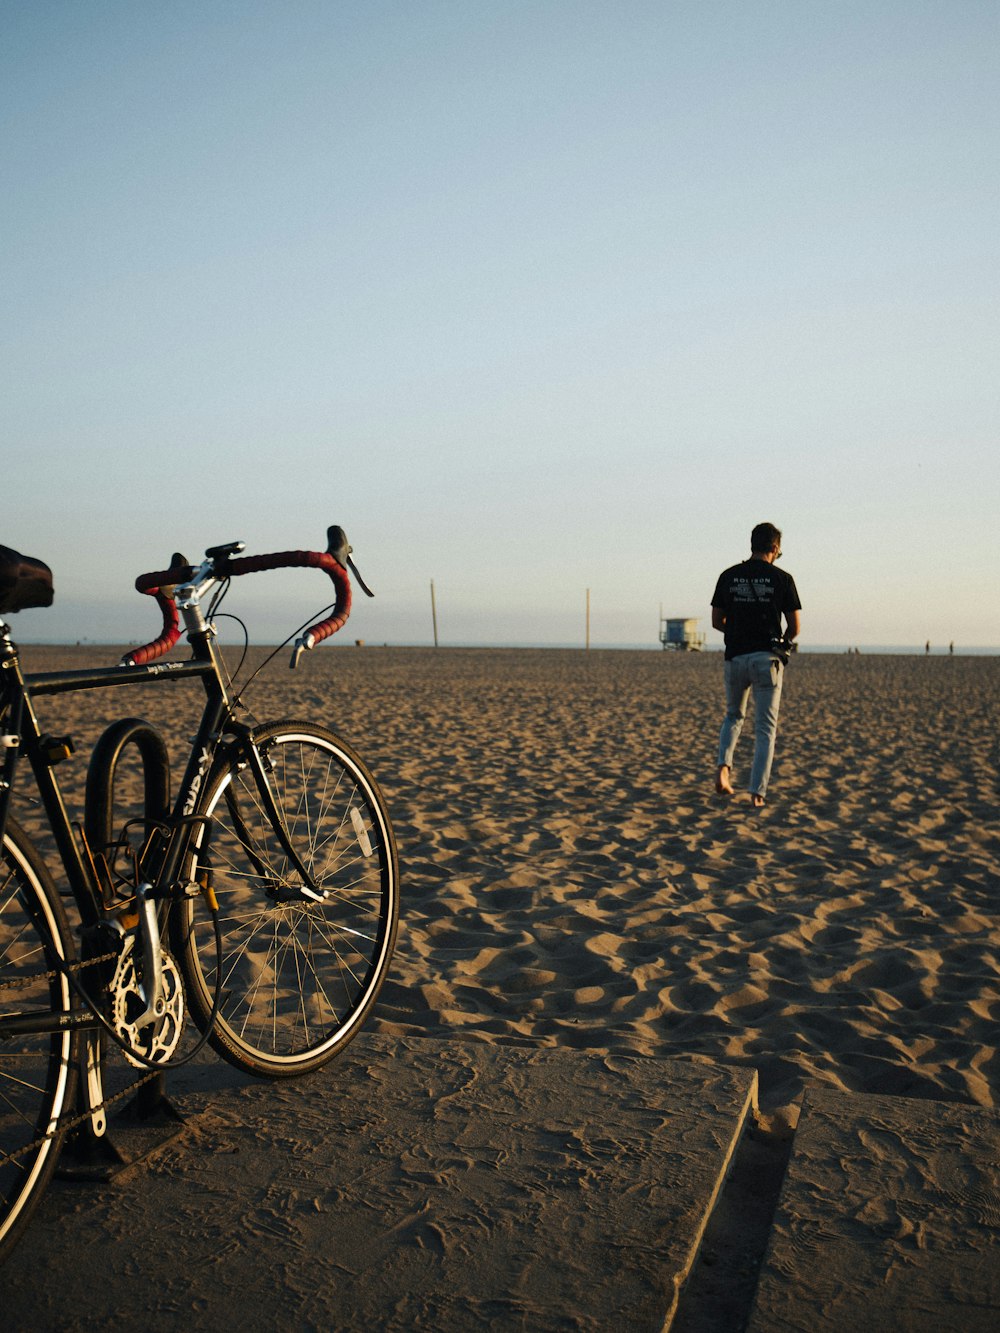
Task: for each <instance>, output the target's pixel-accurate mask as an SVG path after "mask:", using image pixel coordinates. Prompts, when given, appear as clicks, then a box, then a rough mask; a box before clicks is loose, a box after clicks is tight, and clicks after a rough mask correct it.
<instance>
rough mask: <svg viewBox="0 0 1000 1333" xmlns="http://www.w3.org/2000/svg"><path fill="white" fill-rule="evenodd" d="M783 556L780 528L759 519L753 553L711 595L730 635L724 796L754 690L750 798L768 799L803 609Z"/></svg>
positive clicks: (716, 617)
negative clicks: (790, 654)
mask: <svg viewBox="0 0 1000 1333" xmlns="http://www.w3.org/2000/svg"><path fill="white" fill-rule="evenodd" d="M780 556H781V533H780V532H779V530H778V529H777V528H776V527H775V526H774V524H773V523H758V524H757V526H756V527H755V528H754V530H753V532H752V533H751V534H750V559H749V560H744V561H743V563H742V564H739V565H733V566H732V567H731V568H730V569H727V570H724V571H723V572H722V573H721V574H720V575H719V581H718V583H717V584H716V585H715V593H714V595H713V597H712V628H713V629H717V630H721V631H722V632H723V634H724V635H725V640H726V664H725V672H726V716H725V719H724V721H723V723H722V732H721V734H720V736H719V768H718V773H717V774H716V779H715V790H716V791H717V792H718V793H719V795H720V796H732V795H733V784H732V768H733V756H734V754H735V752H736V742H737V741H738V740H739V738H740V732H741V731H742V730H743V720H744V718H745V717H746V711H747V703H748V701H749V698H750V691H751V690H752V691H753V696H754V699H753V704H754V747H753V766H752V768H751V770H750V800H751V803H752V804H753V805H754V806H756V807H760V806H762V805H763V804H764V800H765V795H766V793H767V783H768V779H769V778H770V776H771V763H772V760H773V759H774V738H775V736H776V735H777V731H778V708H779V706H780V704H781V682H782V678H783V674H784V669H785V662H786V661H787V653H783V652H782V650H781V646H780V645H781V641H782V639H784V640H786V641H789V642H790V641H791V640H793V639H794V638H795V637H796V636H797V635H798V632H799V611H800V610H801V608H802V603H801V602H800V601H799V594H798V592H797V591H796V588H795V580H794V579H793V578H792V576H791V574H787V573H786V572H785V571H784V570H782V569H776V568H775V565H774V562H775V561H776V560H777V559H779V558H780ZM782 618H784V621H785V629H784V631H783V630H782V624H781V622H782Z"/></svg>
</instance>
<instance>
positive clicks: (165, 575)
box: [122, 527, 374, 666]
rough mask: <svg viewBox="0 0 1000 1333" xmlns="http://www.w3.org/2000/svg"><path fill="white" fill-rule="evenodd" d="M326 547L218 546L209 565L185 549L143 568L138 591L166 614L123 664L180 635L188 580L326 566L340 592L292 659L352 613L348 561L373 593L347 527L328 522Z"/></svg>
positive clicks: (140, 662) (146, 657)
mask: <svg viewBox="0 0 1000 1333" xmlns="http://www.w3.org/2000/svg"><path fill="white" fill-rule="evenodd" d="M327 538H328V549H327V550H326V551H276V552H274V553H273V554H271V555H250V556H244V557H242V558H237V559H234V558H233V557H232V555H231V554H230V552H231V551H232V550H234V549H235V550H239V549H241V548H240V547H239V546H236V547H228V548H227V547H216V548H213V550H212V551H211V552H209V553H208V555H207V556H206V561H205V565H202V566H200V567H196V566H194V565H189V564H188V563H187V562H186V561H185V560H184V557H183V556H181V555H174V557H173V559H172V560H171V562H170V568H169V569H164V570H160V571H159V572H153V573H149V574H140V575H139V577H138V578H137V579H136V581H135V586H136V589H137V591H139V592H141V593H145V594H147V596H150V597H153V598H155V600H156V603H157V605H158V606H159V608H160V612H161V614H162V616H163V629H162V631H161V633H160V635H159V636H158V637H157V638H155V639H153V640H152V642H151V643H147V644H144V645H143V646H142V647H141V648H133V649H132V650H131V651H130V652H128V653H126V654H125V656H124V657H123V658H122V665H123V666H145V665H146V663H147V662H154V661H155V660H156V659H157V658H158V657H162V656H163V655H164V654H165V653H168V652H169V651H170V649H171V648H172V647H173V646H174V644H175V643H176V642H177V640H178V639H179V638H180V636H181V631H180V621H179V617H178V615H177V604H176V600H175V597H176V593H177V589H178V588H181V587H183V586H184V585H186V584H189V583H190V582H191V581H192V580H193V579H194V578H195V577H196V576H197V575H198V574H199V573H203V574H204V575H206V576H207V579H208V582H209V583H212V582H220V581H221V580H222V579H225V578H230V577H233V576H235V577H238V576H239V575H241V574H257V573H259V572H260V571H261V570H264V569H295V568H306V569H322V570H324V571H325V573H326V574H327V575H328V576H329V577H330V580H331V581H332V583H333V585H334V587H335V588H336V590H337V595H336V599H335V603H334V607H333V611H332V613H331V614H330V615H329V616H326V617H325V618H324V619H323V620H319V621H317V622H316V624H315V625H310V627H309V628H308V629H307V630H306V631H305V632H304V634H303V635H302V637H301V638H300V639H299V640H298V641H297V645H296V653H295V657H294V658H293V661H292V664H293V665H294V664H295V661H296V660H297V658H298V655H299V653H300V652H301V651H302V649H309V648H314V647H315V646H316V644H318V643H322V642H323V640H324V639H326V638H329V636H330V635H331V634H335V633H336V632H337V630H339V629H340V628H341V627H342V626H343V625H344V624H345V622H346V621H347V618H348V616H349V615H350V614H351V581H350V579H349V578H348V574H347V568H346V566H350V568H351V569H352V570H353V572H354V575H355V577H356V578H357V580H358V583H359V584H360V585H361V587H362V588H363V589H364V591H365V592H366V593H367V595H368V596H369V597H371V596H373V595H374V594H373V593H371V592H370V591H369V589H368V588H367V587H365V583H364V580H363V579H362V578H361V576H360V575H359V574H358V571H357V570H356V569H355V567H354V562H353V561H352V560H351V558H350V552H351V547H350V546H349V545H348V543H347V538H346V535H345V534H344V530H343V529H342V528H339V527H333V528H330V529H329V531H328V533H327Z"/></svg>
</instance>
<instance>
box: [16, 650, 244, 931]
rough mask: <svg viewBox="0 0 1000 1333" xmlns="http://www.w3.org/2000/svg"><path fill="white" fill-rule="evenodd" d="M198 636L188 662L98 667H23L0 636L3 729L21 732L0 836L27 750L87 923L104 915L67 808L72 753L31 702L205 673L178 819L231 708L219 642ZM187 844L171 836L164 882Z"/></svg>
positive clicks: (174, 874) (173, 876)
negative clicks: (65, 761)
mask: <svg viewBox="0 0 1000 1333" xmlns="http://www.w3.org/2000/svg"><path fill="white" fill-rule="evenodd" d="M197 638H201V639H202V640H203V642H201V643H198V642H197V639H196V638H195V637H192V648H193V651H194V657H193V659H192V660H191V661H189V662H176V663H167V664H153V665H150V666H140V667H96V668H93V669H89V670H83V671H49V672H41V673H38V674H32V675H28V676H25V675H23V674H22V671H21V665H20V659H19V657H18V652H17V648H16V646H15V645H14V643H13V642H12V640H11V638H10V633H9V631H7V632H5V633H4V635H3V638H2V641H0V653H2V660H0V671H2V679H0V704H3V705H5V706H6V711H5V713H4V727H3V729H4V731H5V732H6V733H7V734H8V735H9V736H11V737H16V738H19V739H18V740H16V741H15V740H11V741H10V742H8V748H7V751H6V755H5V761H4V765H3V774H2V777H0V837H2V835H3V832H4V830H5V829H6V826H7V816H8V812H9V809H10V802H11V795H12V791H13V785H14V775H15V770H16V767H17V761H18V758H19V756H20V755H21V754H24V755H25V757H26V758H27V759H28V762H29V763H30V765H31V768H32V771H33V773H34V776H35V783H36V786H37V788H38V794H39V797H40V798H41V802H42V805H43V807H44V809H45V813H46V816H47V818H48V823H49V827H50V828H51V830H52V834H53V837H54V838H55V841H56V846H57V848H58V851H59V857H60V860H61V861H62V864H63V868H64V869H65V872H66V876H67V879H68V880H69V885H70V889H71V891H72V895H73V898H74V900H75V902H76V904H77V908H78V910H79V913H80V919H81V922H82V924H83V926H85V927H87V926H93V925H96V924H97V923H98V921H99V920H100V919H101V902H102V900H101V893H100V887H99V885H98V884H97V881H96V878H95V875H94V871H93V869H92V867H91V865H90V864H89V861H88V859H87V858H86V857H85V856H84V855H83V849H82V848H81V846H80V844H79V843H78V841H77V838H76V836H75V835H74V832H73V827H72V823H71V820H70V816H69V812H68V811H67V809H66V803H65V800H64V798H63V794H62V790H61V788H60V786H59V781H58V779H57V777H56V774H55V771H54V767H55V765H56V764H57V763H58V762H59V760H60V759H62V758H65V757H66V755H67V754H68V753H69V751H68V749H67V748H66V745H65V742H64V740H63V738H53V737H51V736H49V735H48V734H47V733H46V732H44V731H43V730H42V729H41V727H40V726H39V723H38V719H37V717H36V714H35V709H34V706H33V702H34V700H35V699H36V698H38V697H40V696H41V695H57V694H68V693H71V692H72V691H75V690H106V689H114V688H116V687H118V686H121V685H136V684H143V683H154V682H155V683H160V684H162V683H163V682H164V681H166V680H185V679H190V678H192V677H196V678H199V679H201V680H203V681H204V685H205V692H206V695H207V699H206V703H205V709H204V712H203V714H202V718H201V722H200V725H199V727H198V733H197V737H196V739H195V744H194V748H193V750H192V752H191V758H190V760H189V761H188V765H187V770H186V772H185V774H184V778H183V781H182V783H181V787H180V789H179V791H178V794H177V797H176V799H175V802H174V810H173V820H172V822H175V823H178V824H179V822H180V821H181V818H182V816H183V815H184V814H185V813H191V811H192V810H193V806H194V804H196V803H197V794H198V790H199V789H200V787H201V784H202V782H203V781H204V778H205V775H206V773H207V771H208V768H209V767H210V766H211V761H212V759H213V757H214V755H215V750H216V746H217V744H218V739H219V729H220V726H221V724H222V722H223V719H224V718H225V716H226V714H227V712H228V710H229V706H230V705H229V700H228V698H227V696H226V692H225V689H224V687H223V685H222V678H221V675H220V671H219V666H218V663H217V661H216V658H215V649H214V645H212V644H210V643H209V642H208V641H207V639H208V636H207V635H204V636H197ZM189 805H190V809H188V808H187V807H188V806H189ZM186 849H187V839H186V838H172V839H170V841H169V844H168V846H167V849H166V853H165V859H164V864H163V866H162V867H161V869H160V873H159V874H158V875H157V879H158V880H159V882H160V883H161V884H171V883H173V882H175V881H176V880H177V879H178V877H179V871H180V867H181V865H182V862H183V858H184V854H185V851H186Z"/></svg>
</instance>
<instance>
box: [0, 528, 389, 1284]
mask: <svg viewBox="0 0 1000 1333" xmlns="http://www.w3.org/2000/svg"><path fill="white" fill-rule="evenodd" d="M243 549H244V544H243V543H242V542H233V543H230V544H228V545H223V546H216V547H212V548H210V549H209V550H208V551H207V552H206V554H205V559H204V561H203V562H202V563H201V564H200V565H198V566H197V567H195V566H192V565H189V564H188V563H187V561H186V560H185V559H184V557H183V556H180V555H175V556H174V557H173V558H172V560H171V563H170V567H169V568H168V569H167V570H163V571H160V572H157V573H151V574H146V575H142V576H141V577H140V578H138V579H137V580H136V587H137V589H139V591H141V592H144V593H147V594H149V595H151V596H152V597H153V598H154V599H155V600H156V602H157V603H158V605H159V607H160V610H161V612H162V617H163V629H162V631H161V633H160V635H159V637H158V638H157V639H155V640H153V641H152V642H151V643H149V644H146V645H144V646H143V647H141V648H138V649H135V650H133V651H132V652H130V653H128V654H126V656H125V657H124V658H123V659H122V661H121V663H120V664H119V665H118V666H112V667H97V668H93V669H83V670H71V671H62V672H45V673H37V674H34V675H25V674H24V673H23V671H22V668H21V662H20V656H19V652H18V648H17V645H16V644H15V642H14V640H13V638H12V635H11V630H10V627H9V626H8V624H7V622H6V620H5V619H4V616H5V615H6V614H9V613H12V612H14V611H18V610H25V609H28V608H30V607H41V606H47V605H50V604H51V602H52V588H51V574H50V572H49V570H48V568H47V566H45V565H44V564H42V563H41V562H37V561H32V560H30V559H27V558H25V557H22V556H20V555H19V554H18V553H17V552H14V551H11V550H9V548H5V547H0V747H2V767H0V833H2V849H0V1259H2V1258H3V1257H4V1256H5V1255H6V1254H7V1253H8V1252H9V1250H10V1249H11V1248H12V1246H13V1245H14V1244H15V1243H16V1241H17V1240H18V1238H19V1237H20V1235H21V1233H22V1232H23V1230H24V1227H25V1226H26V1224H27V1223H28V1221H29V1219H30V1216H31V1214H32V1212H33V1211H34V1209H35V1207H36V1206H37V1204H38V1202H39V1200H40V1198H41V1195H42V1193H43V1191H44V1189H45V1187H46V1185H47V1184H48V1182H49V1180H50V1178H51V1176H52V1173H53V1171H54V1170H55V1167H56V1163H57V1159H58V1157H59V1153H60V1149H61V1148H62V1146H63V1143H64V1140H65V1138H66V1135H67V1132H68V1131H70V1130H71V1129H72V1130H78V1129H79V1127H80V1126H81V1125H83V1126H85V1127H86V1128H87V1129H88V1130H90V1131H91V1132H93V1133H94V1134H98V1135H99V1134H103V1133H104V1132H105V1130H106V1125H107V1107H108V1105H109V1101H110V1099H109V1098H107V1097H106V1095H105V1093H104V1089H103V1081H102V1069H103V1053H104V1051H105V1049H106V1048H107V1045H108V1043H111V1042H113V1043H114V1044H115V1045H117V1046H118V1047H119V1048H120V1049H121V1050H122V1051H123V1052H124V1055H125V1057H126V1059H127V1061H128V1062H129V1063H130V1064H132V1065H134V1066H137V1067H138V1068H140V1069H141V1070H143V1071H144V1074H143V1077H145V1078H155V1077H157V1076H158V1075H162V1072H163V1071H164V1070H166V1069H170V1068H175V1067H177V1064H178V1063H183V1062H186V1061H187V1060H189V1059H191V1058H193V1056H194V1054H196V1053H197V1052H198V1051H200V1050H201V1049H202V1047H203V1046H204V1045H205V1044H206V1043H210V1044H211V1045H212V1046H213V1047H214V1049H215V1050H216V1051H217V1052H218V1053H219V1054H220V1055H221V1056H222V1057H223V1058H225V1059H226V1060H227V1061H229V1062H230V1063H231V1064H233V1065H235V1066H236V1067H237V1068H239V1069H241V1070H243V1071H245V1072H247V1073H249V1074H252V1075H255V1076H259V1077H271V1078H285V1077H292V1076H296V1075H300V1074H305V1073H308V1072H309V1071H311V1070H315V1069H317V1068H319V1067H320V1066H322V1065H324V1064H326V1063H327V1062H328V1061H329V1060H331V1059H333V1058H334V1057H335V1056H336V1055H337V1054H338V1053H339V1052H340V1051H341V1050H343V1048H344V1047H345V1046H346V1045H347V1043H348V1042H349V1041H350V1040H351V1039H352V1037H353V1036H354V1035H355V1034H356V1033H357V1031H358V1030H359V1028H360V1027H361V1025H362V1024H363V1022H364V1020H365V1019H366V1017H367V1016H368V1015H369V1013H370V1012H371V1009H372V1006H373V1005H374V1003H375V1001H376V998H377V996H378V993H379V990H380V989H381V986H382V983H383V981H384V979H385V976H386V972H387V969H388V967H389V963H390V960H391V957H392V952H393V948H394V944H395V937H396V930H397V923H398V915H399V872H398V861H397V852H396V845H395V840H394V837H393V832H392V826H391V823H390V820H389V815H388V812H387V811H386V808H385V802H384V799H383V797H382V794H381V792H380V790H379V788H378V785H377V784H376V782H375V779H374V778H373V777H372V776H371V774H370V772H369V771H368V769H367V768H366V766H365V765H364V763H363V762H362V760H361V759H360V758H359V757H358V756H357V755H356V754H355V752H354V751H353V749H352V748H351V747H350V746H349V745H348V744H346V743H345V742H344V741H343V740H341V739H340V738H339V737H338V736H337V735H336V734H335V733H334V732H332V731H330V730H328V729H327V728H326V727H322V726H316V725H314V724H312V723H308V722H302V721H295V720H279V721H277V722H272V723H265V724H257V723H252V722H248V721H244V720H241V717H242V715H243V714H247V713H249V709H248V708H247V706H246V704H245V703H244V698H243V693H242V692H241V691H244V692H245V690H246V688H247V686H246V685H243V686H241V687H240V688H239V689H237V688H236V685H235V676H230V675H229V673H228V671H227V668H226V663H225V658H224V656H223V653H222V651H221V649H220V647H219V644H218V639H217V635H216V630H215V625H214V623H213V616H214V615H216V614H217V613H218V607H219V604H220V602H221V600H222V597H224V596H225V594H226V592H227V591H228V590H229V587H230V580H231V579H232V578H234V577H236V576H239V575H244V574H249V573H255V572H258V571H260V570H265V569H278V568H286V567H311V568H318V569H321V570H323V571H324V572H325V573H326V574H327V575H328V576H329V577H330V579H331V580H332V582H333V584H334V587H335V589H336V595H335V600H334V603H333V604H332V605H331V606H329V607H327V608H326V610H325V611H324V613H323V618H322V619H320V620H319V621H317V622H316V623H315V624H312V625H310V626H309V628H307V629H305V631H304V632H303V633H302V634H301V635H300V637H299V638H298V639H297V640H296V642H295V647H294V651H293V655H292V662H291V665H292V666H293V667H294V666H296V664H297V663H298V661H299V659H300V658H301V656H302V654H303V653H304V652H307V651H308V650H310V649H312V648H313V647H315V646H316V645H317V644H318V643H320V642H322V640H323V639H325V638H327V637H328V636H329V635H330V634H332V633H334V632H335V631H336V630H337V629H340V628H341V627H342V626H343V624H344V622H345V621H346V620H347V617H348V615H349V614H350V608H351V581H350V578H349V576H348V570H350V572H351V574H353V576H354V578H355V580H356V582H357V583H358V584H359V586H360V587H361V588H362V589H363V590H364V591H365V593H367V594H368V595H369V596H371V593H370V592H369V590H368V589H367V587H365V584H364V581H363V580H362V579H361V577H360V575H359V574H358V571H357V569H356V567H355V566H354V564H353V562H352V560H351V558H350V557H351V547H350V546H349V544H348V543H347V539H346V536H345V535H344V533H343V530H342V529H340V528H331V529H329V532H328V544H327V550H326V551H325V552H311V551H286V552H280V553H277V554H273V555H264V556H254V557H243V558H240V552H241V551H243ZM203 607H207V613H206V610H204V609H203ZM181 620H183V623H184V627H185V629H186V631H187V636H188V640H189V642H190V645H191V656H190V658H189V659H187V660H184V661H174V662H160V661H159V659H160V658H161V657H163V656H164V655H165V654H166V653H167V652H168V651H169V650H170V649H171V648H172V647H173V646H174V644H175V643H176V642H177V640H178V639H179V638H180V634H181V630H180V621H181ZM291 637H292V636H289V639H288V640H286V641H285V642H286V645H287V644H288V643H289V642H290V640H291ZM276 651H278V650H276ZM271 656H272V657H273V654H272V655H271ZM268 660H270V658H269V659H268ZM258 670H259V668H258ZM236 674H238V671H237V673H236ZM256 674H257V673H256V672H255V673H254V675H256ZM189 679H194V680H199V681H201V683H202V685H203V687H204V691H205V704H204V711H203V713H202V715H201V721H200V724H199V727H198V731H197V734H196V736H195V737H194V741H193V745H192V748H191V752H190V755H189V756H188V758H187V761H186V764H185V767H184V773H183V777H182V779H181V782H180V785H179V787H178V790H177V794H176V796H175V797H174V798H173V800H172V801H171V800H170V798H169V787H170V774H169V761H168V757H167V748H166V745H165V742H164V740H163V737H162V736H161V735H160V733H159V732H157V731H156V730H155V729H154V728H153V727H151V726H150V725H149V724H147V723H145V722H143V721H142V720H140V719H135V718H125V719H122V720H121V721H120V722H117V723H115V724H114V725H112V726H111V727H109V728H108V730H107V731H106V732H105V733H104V734H103V736H102V737H101V739H100V740H99V742H98V744H97V746H96V747H95V750H94V753H93V757H92V759H91V763H90V768H89V770H88V774H87V786H86V799H85V813H84V819H83V823H82V825H80V824H78V823H74V822H72V821H71V819H70V817H69V814H68V812H67V807H66V804H65V802H64V799H63V793H62V790H61V788H60V785H59V781H58V778H57V775H56V768H57V766H58V764H59V763H60V762H61V761H62V760H63V759H64V758H66V757H67V755H68V754H69V753H70V751H71V749H72V742H71V740H70V738H68V737H57V736H52V735H50V734H49V733H47V732H45V731H43V729H42V727H41V725H40V723H39V720H38V717H37V714H36V711H35V704H36V701H38V700H39V699H41V698H42V697H44V696H48V695H60V694H65V693H67V692H70V691H75V690H101V689H109V688H114V687H116V686H120V685H125V684H135V683H138V682H144V683H148V684H150V685H154V684H158V683H164V682H168V681H170V682H173V681H177V680H189ZM252 679H253V677H251V680H252ZM248 683H249V682H248ZM126 751H127V752H128V753H129V754H130V755H133V756H134V755H135V754H138V756H139V758H140V760H141V766H142V772H143V786H144V811H143V814H142V815H141V816H140V817H138V818H134V819H131V820H129V821H127V822H126V823H125V825H124V826H123V827H122V828H115V826H114V820H115V815H114V806H115V796H114V782H115V774H116V771H117V769H118V767H119V764H120V762H121V759H122V756H123V755H124V754H125V753H126ZM21 757H24V758H26V759H27V760H28V762H29V765H30V768H31V770H32V773H33V776H34V786H35V788H36V789H37V793H38V796H39V797H40V801H41V805H42V808H43V810H44V814H45V820H46V823H47V826H48V829H49V830H50V831H51V834H52V836H53V838H54V841H55V845H56V849H57V854H58V858H59V861H60V862H61V866H62V871H63V876H64V881H65V886H66V887H65V889H64V893H63V894H61V893H60V892H59V891H58V890H57V888H56V886H55V883H54V881H53V878H52V876H51V874H50V871H49V869H48V867H47V865H46V863H45V861H44V860H43V858H42V856H41V854H40V853H39V851H38V848H37V846H36V844H35V841H34V840H33V838H32V837H30V836H29V835H28V834H27V833H26V832H25V830H24V828H23V827H22V826H21V824H19V823H18V822H17V820H15V818H14V817H13V816H12V814H11V813H10V805H11V796H12V793H13V790H14V783H15V776H16V773H17V769H18V766H19V760H20V758H21ZM64 895H65V901H66V902H68V903H69V904H70V907H71V911H72V913H73V916H74V921H75V928H73V929H71V927H70V922H69V918H68V915H67V911H66V907H65V905H64ZM188 1014H190V1016H191V1017H192V1018H193V1020H194V1024H195V1026H196V1028H197V1030H198V1032H199V1033H200V1037H199V1040H198V1043H197V1045H196V1047H195V1050H194V1051H190V1052H188V1051H185V1052H183V1053H182V1055H178V1054H177V1052H178V1046H179V1043H180V1041H181V1034H182V1031H183V1029H184V1026H185V1023H186V1016H187V1015H188Z"/></svg>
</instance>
